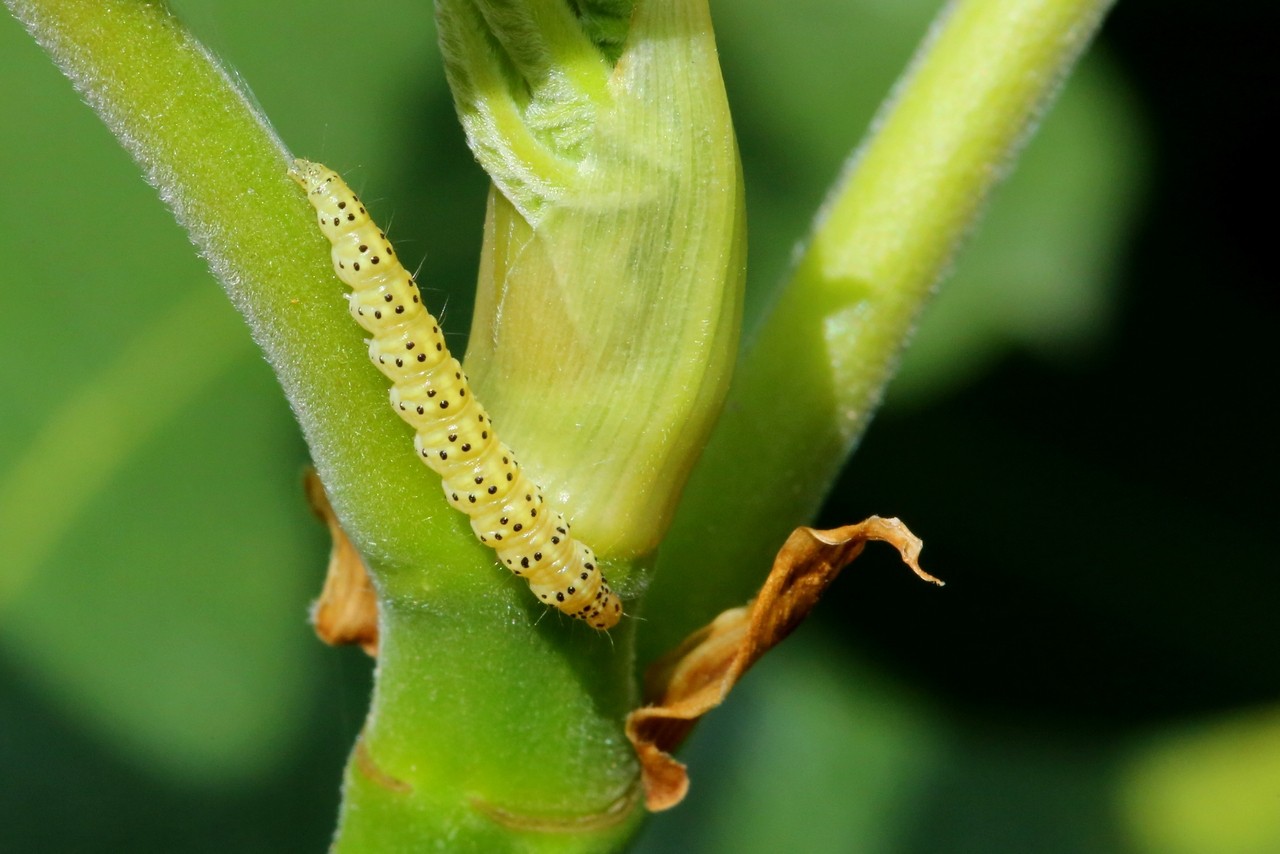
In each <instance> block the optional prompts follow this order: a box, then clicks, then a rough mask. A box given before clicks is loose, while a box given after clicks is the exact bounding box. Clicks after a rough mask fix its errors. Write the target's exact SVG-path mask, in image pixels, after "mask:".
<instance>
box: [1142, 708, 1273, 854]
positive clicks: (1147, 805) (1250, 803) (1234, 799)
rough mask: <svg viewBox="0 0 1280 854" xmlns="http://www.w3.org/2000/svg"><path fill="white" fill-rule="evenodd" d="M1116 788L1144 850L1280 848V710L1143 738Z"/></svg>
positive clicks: (1260, 853)
mask: <svg viewBox="0 0 1280 854" xmlns="http://www.w3.org/2000/svg"><path fill="white" fill-rule="evenodd" d="M1118 789H1119V791H1118V794H1119V800H1120V803H1121V805H1122V808H1123V811H1124V816H1125V818H1126V820H1127V822H1128V825H1129V828H1130V830H1131V832H1132V834H1133V836H1134V839H1135V841H1136V843H1137V847H1138V850H1140V851H1146V852H1152V854H1198V852H1202V851H1213V852H1215V854H1268V852H1274V851H1280V708H1277V707H1271V708H1266V709H1259V710H1257V711H1255V712H1252V713H1245V714H1238V713H1237V714H1234V715H1230V716H1224V717H1223V718H1221V719H1218V720H1213V721H1205V722H1203V723H1199V724H1194V725H1191V726H1183V727H1179V728H1177V729H1172V730H1169V731H1166V732H1163V733H1160V734H1159V735H1157V736H1156V737H1154V738H1149V739H1146V740H1145V741H1144V743H1142V744H1140V745H1138V746H1137V747H1135V749H1134V751H1133V753H1132V754H1131V756H1130V757H1129V759H1128V761H1127V763H1126V767H1125V769H1124V771H1123V772H1122V775H1121V779H1120V781H1119V787H1118Z"/></svg>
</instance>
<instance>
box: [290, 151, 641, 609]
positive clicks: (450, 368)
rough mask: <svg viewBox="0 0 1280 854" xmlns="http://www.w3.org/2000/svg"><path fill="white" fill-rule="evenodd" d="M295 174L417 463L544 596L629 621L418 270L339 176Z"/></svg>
mask: <svg viewBox="0 0 1280 854" xmlns="http://www.w3.org/2000/svg"><path fill="white" fill-rule="evenodd" d="M289 175H290V177H291V178H293V180H294V181H296V182H297V183H298V184H299V185H300V186H301V187H302V188H303V189H304V190H305V191H306V193H307V199H308V201H310V202H311V205H312V207H314V208H315V209H316V215H317V220H318V221H319V223H320V231H321V232H322V233H323V234H324V236H325V237H327V238H328V239H329V242H330V243H331V244H333V252H332V255H333V268H334V272H335V273H337V275H338V278H339V279H341V280H342V282H343V283H344V284H346V285H347V286H348V287H350V288H351V293H349V294H347V302H348V307H349V309H350V311H351V316H352V317H353V318H355V321H356V323H358V324H360V326H362V327H363V328H364V329H365V331H367V332H368V333H369V334H370V335H371V336H372V337H371V338H370V339H369V340H368V342H367V343H368V345H369V358H370V359H371V360H372V361H373V363H374V365H376V366H377V368H378V370H380V371H381V372H382V373H383V374H385V375H386V377H387V379H389V380H390V381H391V407H392V409H394V410H395V412H396V413H397V414H398V415H399V416H400V417H401V418H403V419H404V420H405V421H406V422H407V423H408V424H409V425H410V426H411V427H413V429H414V434H415V435H414V439H413V446H414V449H415V451H416V452H417V455H418V458H419V459H420V460H422V462H424V463H426V465H427V466H428V467H429V468H430V469H432V470H433V471H434V472H436V473H437V474H438V475H440V479H441V482H442V485H443V487H444V493H445V497H446V498H447V499H448V501H449V503H450V504H451V505H452V506H453V507H455V508H456V509H458V510H461V511H462V512H463V513H465V514H466V515H467V516H468V517H470V520H471V529H472V530H473V531H475V533H476V536H477V537H479V538H480V542H482V543H484V544H485V545H487V546H488V547H489V548H491V549H493V550H494V551H496V552H497V554H498V559H499V560H500V561H501V562H502V563H503V564H505V565H506V567H507V568H508V569H510V570H511V571H512V572H513V573H515V574H516V575H518V576H521V577H523V578H524V579H525V581H527V582H528V583H529V587H530V589H531V590H532V591H533V593H534V594H535V595H536V596H537V597H538V598H539V599H540V600H542V601H543V602H546V603H548V604H550V605H554V606H555V607H556V608H559V609H560V610H561V611H563V612H564V613H566V614H569V615H570V616H573V617H576V618H578V619H580V620H584V621H585V622H586V623H587V624H588V625H590V626H591V627H592V628H596V629H608V628H611V627H612V626H614V625H616V624H617V622H618V620H619V618H621V616H622V604H621V602H620V601H619V600H618V598H617V597H616V596H615V595H614V593H613V592H612V591H611V590H610V589H609V584H608V582H607V581H606V580H605V578H604V575H603V573H602V572H601V571H600V568H599V565H598V563H597V561H596V557H595V555H594V554H593V553H592V551H591V548H590V547H589V546H587V545H586V544H585V543H582V542H580V541H578V540H577V539H575V538H574V537H573V536H572V535H571V534H570V533H569V523H568V522H567V521H566V520H565V518H564V514H562V513H560V512H559V511H557V510H555V509H554V508H552V507H550V506H548V505H547V504H546V503H545V501H544V500H543V496H542V490H541V488H539V487H538V486H537V485H536V484H534V483H533V482H532V481H531V480H530V479H529V477H528V476H527V475H526V474H525V473H524V471H523V470H522V469H521V467H520V464H519V463H518V462H517V461H516V458H515V455H514V454H513V453H512V452H511V449H510V448H509V447H507V445H506V444H505V443H504V442H502V441H501V440H500V439H499V438H498V436H497V434H496V433H495V432H494V427H493V422H492V420H490V418H489V415H488V413H487V412H485V410H484V407H483V406H481V404H480V401H478V400H476V397H475V395H474V394H472V392H471V387H470V385H469V384H468V382H467V377H466V374H464V373H463V371H462V365H461V364H459V362H458V360H457V359H455V358H454V357H453V356H452V355H451V354H450V353H449V348H448V347H447V346H446V345H445V341H444V335H443V334H442V333H441V331H440V323H439V321H437V320H436V318H435V317H433V316H432V315H431V313H430V312H429V311H427V309H426V307H425V306H424V305H423V303H422V296H421V294H420V293H419V291H418V285H417V283H416V282H415V281H414V279H413V276H412V275H411V274H410V273H409V271H408V270H406V269H405V268H404V265H402V264H401V263H400V261H399V259H398V258H397V257H396V254H395V251H394V250H393V249H392V248H391V244H390V243H389V242H388V241H387V236H386V234H385V233H383V232H382V231H381V230H379V228H378V226H376V225H375V224H374V223H373V220H372V219H371V218H370V217H369V214H368V212H367V211H366V210H365V208H364V205H363V204H361V202H360V199H359V198H358V197H357V196H356V194H355V193H353V192H352V191H351V188H350V187H348V186H347V184H346V182H344V181H343V180H342V178H341V177H339V176H338V174H337V173H336V172H334V171H333V170H332V169H329V168H327V167H325V166H321V165H320V164H318V163H311V162H309V161H306V160H295V161H294V165H293V168H291V169H290V170H289Z"/></svg>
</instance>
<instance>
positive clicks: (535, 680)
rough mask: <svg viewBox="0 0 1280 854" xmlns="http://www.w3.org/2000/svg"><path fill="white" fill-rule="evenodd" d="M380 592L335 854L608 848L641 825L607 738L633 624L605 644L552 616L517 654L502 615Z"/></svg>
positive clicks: (622, 711) (626, 757)
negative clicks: (365, 715)
mask: <svg viewBox="0 0 1280 854" xmlns="http://www.w3.org/2000/svg"><path fill="white" fill-rule="evenodd" d="M515 583H517V582H513V584H515ZM389 592H390V595H389V596H387V597H386V598H385V599H384V603H385V606H384V608H383V611H382V615H381V626H382V628H383V630H384V638H385V641H384V643H383V644H382V645H381V648H380V650H379V658H378V668H379V678H378V683H377V688H376V690H375V693H374V699H373V706H372V709H371V711H370V715H369V719H368V722H367V724H366V727H365V731H364V732H363V733H362V735H361V737H360V742H359V743H358V745H357V748H356V752H355V754H354V758H353V761H352V762H350V763H349V764H348V767H347V774H346V783H345V791H344V799H343V802H344V807H343V812H342V817H341V821H340V826H339V833H338V837H337V841H336V844H335V846H334V851H335V852H343V853H344V854H345V852H384V851H419V850H426V849H427V848H429V847H431V846H432V845H438V844H440V843H441V842H443V841H446V840H447V841H449V850H451V851H483V852H501V851H556V852H562V851H563V852H568V851H607V850H614V849H616V848H618V847H619V846H620V843H621V840H623V839H625V838H626V837H627V836H628V835H629V834H630V833H631V832H633V831H634V830H635V825H636V822H637V821H638V820H639V818H640V816H641V815H642V814H643V812H642V810H640V809H639V805H640V792H639V788H638V780H637V768H636V764H635V756H634V754H633V752H632V750H631V746H630V745H629V744H628V743H627V741H626V739H625V738H623V736H622V733H621V730H620V727H619V722H620V721H621V720H622V718H623V717H624V716H625V715H626V713H627V712H628V711H630V709H631V708H633V707H634V706H635V704H636V697H635V696H634V693H633V690H632V688H631V678H630V668H631V666H632V665H631V660H632V657H631V655H630V649H631V646H632V643H633V638H634V627H635V622H634V621H624V622H623V623H622V624H621V625H620V626H618V627H617V628H616V629H615V630H614V631H613V632H612V633H611V635H610V636H606V635H604V634H601V633H599V632H594V631H592V630H591V629H589V628H587V627H586V626H583V625H581V624H575V625H574V626H573V628H574V629H575V631H571V632H565V631H560V630H558V628H557V627H556V626H555V625H554V623H555V620H556V618H557V617H558V616H559V615H556V614H551V615H549V616H548V618H547V619H546V620H545V621H544V625H541V626H540V628H541V629H542V630H541V631H535V632H534V633H532V634H531V635H528V636H527V637H526V639H525V642H524V643H523V644H520V645H513V644H512V643H510V642H509V639H508V638H507V637H505V636H504V635H503V633H501V632H495V631H494V627H495V626H500V625H502V623H503V621H504V620H506V621H509V620H510V618H509V615H507V614H505V613H504V609H503V607H501V603H500V602H498V601H495V602H494V603H492V605H491V606H490V607H488V608H487V609H486V610H485V613H482V614H478V615H476V614H475V609H474V607H463V608H453V607H450V606H449V603H448V602H441V601H439V600H437V601H434V602H432V603H431V604H430V606H426V605H424V603H422V602H421V601H420V596H415V595H414V591H412V590H409V591H406V593H407V595H406V596H405V597H404V598H401V597H400V596H399V595H398V594H399V591H397V590H395V589H394V587H393V588H392V589H391V590H390V591H389ZM531 604H532V603H531ZM535 607H536V606H535ZM373 769H376V770H373Z"/></svg>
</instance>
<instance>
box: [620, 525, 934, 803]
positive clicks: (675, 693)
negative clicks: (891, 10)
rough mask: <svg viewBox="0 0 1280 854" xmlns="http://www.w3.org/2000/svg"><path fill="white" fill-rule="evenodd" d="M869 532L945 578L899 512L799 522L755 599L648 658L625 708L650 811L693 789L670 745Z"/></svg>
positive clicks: (787, 626) (796, 616)
mask: <svg viewBox="0 0 1280 854" xmlns="http://www.w3.org/2000/svg"><path fill="white" fill-rule="evenodd" d="M869 540H880V541H882V542H886V543H890V544H892V545H894V546H896V547H897V549H898V551H899V552H901V554H902V559H903V561H904V562H905V563H906V564H907V565H908V566H909V567H911V569H912V570H913V571H914V572H915V574H916V575H918V576H920V577H921V578H923V579H924V580H925V581H931V582H933V583H934V584H939V585H940V584H942V582H941V581H939V580H938V579H936V578H934V577H933V576H932V575H930V574H929V573H927V572H925V571H924V570H923V569H921V568H920V565H919V562H918V561H919V557H920V549H921V548H922V547H923V545H924V544H923V543H922V542H921V541H920V538H919V537H917V536H915V535H914V534H912V533H911V531H909V530H907V526H906V525H903V524H902V523H901V522H899V521H898V520H897V519H882V518H880V517H879V516H872V517H871V518H869V519H867V520H866V521H864V522H860V523H858V524H856V525H847V526H845V527H843V528H834V529H832V530H829V531H818V530H815V529H813V528H797V529H796V530H795V531H793V532H792V533H791V536H790V537H788V538H787V541H786V543H784V544H783V546H782V550H781V551H779V552H778V556H777V557H776V558H775V559H774V562H773V569H772V570H771V571H770V572H769V577H768V578H767V579H766V580H765V583H764V586H763V587H762V588H761V589H760V593H759V594H758V595H757V596H756V598H755V599H753V600H752V601H751V602H749V603H747V604H746V605H745V606H743V607H741V608H733V609H731V610H728V611H725V612H724V613H722V614H720V616H718V617H716V618H715V619H714V620H712V621H711V623H710V624H709V625H707V626H705V627H703V628H702V629H699V630H698V631H696V632H694V633H693V634H691V635H690V636H689V637H688V638H686V639H685V641H684V643H682V644H681V645H680V646H679V647H678V648H676V649H675V650H674V651H673V652H670V653H668V654H667V655H665V656H663V657H662V658H661V659H659V660H658V661H656V662H655V663H654V664H653V665H652V666H650V668H649V670H648V672H647V673H646V675H645V686H644V688H645V699H646V701H647V702H648V703H649V705H646V706H643V707H641V708H639V709H636V710H635V711H634V712H632V713H631V714H630V715H628V717H627V737H628V738H629V739H631V743H632V744H633V745H634V746H635V749H636V754H637V756H639V758H640V766H641V773H642V775H643V782H644V790H645V805H646V806H647V807H648V808H649V809H650V810H651V811H653V812H657V811H660V810H665V809H670V808H671V807H674V806H675V805H676V804H678V803H680V801H681V800H683V799H684V796H685V793H686V792H687V791H688V789H689V776H688V773H687V772H686V770H685V767H684V765H683V764H681V763H680V762H677V761H676V760H675V758H673V757H672V756H671V751H672V750H674V749H675V748H676V747H677V746H678V745H679V744H680V742H682V741H683V740H684V738H685V736H686V735H688V734H689V731H690V730H691V729H693V726H694V724H696V723H697V722H698V719H699V718H701V717H702V716H703V715H704V714H706V713H707V712H708V711H710V710H711V709H714V708H715V707H716V706H718V705H720V704H721V703H722V702H723V701H724V698H725V696H726V695H727V694H728V693H729V691H730V689H732V688H733V686H734V685H735V684H737V682H738V680H739V679H741V678H742V675H743V674H744V673H745V672H746V671H747V669H748V668H749V667H751V665H752V664H755V662H756V661H757V660H758V659H759V658H760V656H762V655H764V654H765V653H766V652H767V651H768V650H769V649H770V648H771V647H773V646H774V645H775V644H777V643H778V642H779V641H781V640H782V639H783V638H785V637H786V636H787V635H789V634H790V633H791V631H792V630H793V629H794V628H795V627H796V626H798V625H799V624H800V622H801V621H802V620H804V618H805V617H806V616H807V615H808V613H809V611H810V610H812V608H813V606H814V605H815V604H817V602H818V599H820V598H821V597H822V594H823V592H824V591H825V590H826V589H827V585H829V584H830V583H831V582H832V581H833V580H835V577H836V576H837V575H839V574H840V570H842V569H843V568H844V567H845V566H847V565H848V564H849V563H850V562H851V561H853V559H854V558H856V557H857V556H858V555H859V554H860V553H861V552H862V549H863V548H864V547H865V546H866V544H867V542H868V541H869Z"/></svg>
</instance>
